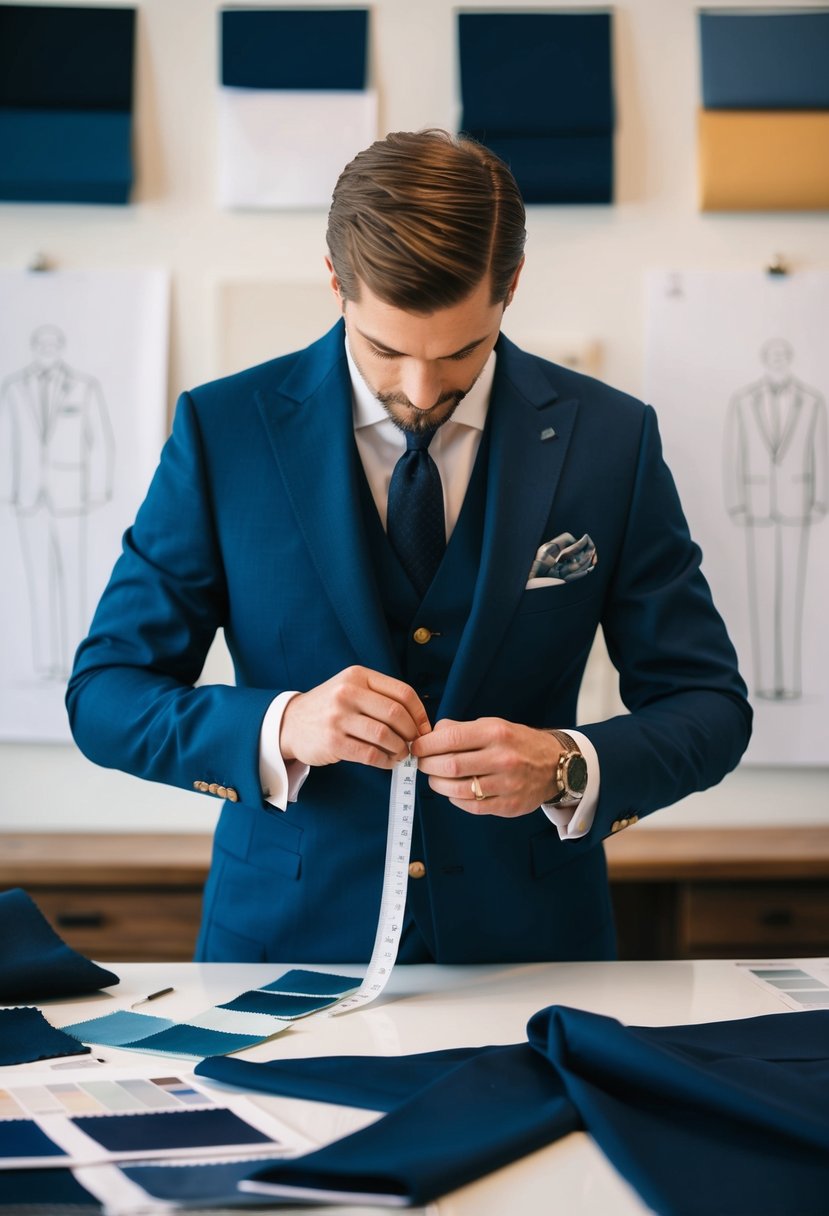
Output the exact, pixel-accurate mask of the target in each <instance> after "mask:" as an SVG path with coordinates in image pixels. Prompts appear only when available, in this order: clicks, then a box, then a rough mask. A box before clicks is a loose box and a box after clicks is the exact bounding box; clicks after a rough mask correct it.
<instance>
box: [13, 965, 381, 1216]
mask: <svg viewBox="0 0 829 1216" xmlns="http://www.w3.org/2000/svg"><path fill="white" fill-rule="evenodd" d="M357 987H359V980H356V979H354V978H353V977H351V976H332V975H327V974H324V973H322V972H311V971H298V970H294V971H289V972H288V973H287V974H285V975H283V976H282V977H281V978H280V979H278V980H275V981H273V982H272V983H270V984H267V985H265V986H263V987H262V988H255V989H250V990H249V991H247V992H243V993H242V994H241V995H239V996H237V997H235V998H234V999H233V1000H231V1001H226V1002H225V1003H224V1004H223V1005H219V1006H216V1007H215V1008H214V1009H211V1010H207V1011H206V1012H205V1013H203V1014H199V1015H197V1016H195V1017H191V1018H188V1019H186V1020H184V1021H180V1022H173V1021H171V1020H169V1019H167V1018H157V1017H152V1016H149V1015H146V1014H139V1013H133V1012H132V1011H120V1012H116V1013H113V1014H110V1015H108V1016H106V1017H101V1018H93V1019H91V1020H90V1021H87V1022H80V1023H77V1024H75V1025H72V1026H69V1027H65V1028H63V1029H65V1031H66V1032H67V1033H68V1034H71V1035H73V1036H74V1037H76V1038H78V1039H81V1040H83V1041H84V1042H90V1043H95V1044H107V1045H110V1046H117V1047H125V1048H129V1049H130V1050H135V1051H139V1052H152V1053H160V1054H170V1055H185V1056H200V1057H201V1056H205V1055H219V1054H227V1053H229V1052H232V1051H240V1050H242V1049H243V1048H244V1047H250V1046H253V1045H254V1044H256V1043H261V1042H262V1041H263V1040H265V1039H267V1038H270V1037H271V1036H272V1035H274V1034H277V1033H280V1032H281V1031H283V1030H285V1029H286V1028H287V1027H288V1026H289V1025H290V1024H291V1022H292V1021H293V1020H295V1019H296V1018H298V1017H304V1016H307V1015H308V1014H310V1013H316V1012H318V1011H319V1010H323V1009H326V1008H328V1007H329V1006H333V1005H335V1004H336V1003H337V1001H339V1000H340V999H341V998H342V997H343V996H344V995H347V994H348V993H350V992H352V991H354V989H355V988H357ZM90 1060H91V1058H90V1057H79V1063H78V1065H77V1066H75V1067H71V1066H69V1065H60V1066H58V1067H60V1068H62V1069H63V1068H69V1071H65V1072H61V1073H59V1074H56V1073H55V1072H54V1066H53V1068H51V1069H50V1068H49V1067H48V1066H47V1065H45V1064H39V1065H38V1067H37V1069H36V1070H35V1069H30V1068H27V1069H26V1071H25V1072H21V1073H20V1074H19V1077H20V1080H19V1083H18V1082H17V1079H16V1078H15V1082H14V1083H13V1084H8V1083H7V1085H6V1088H0V1216H2V1213H3V1212H4V1211H10V1210H15V1211H19V1210H21V1209H23V1208H26V1209H31V1210H40V1211H49V1212H60V1211H64V1210H65V1211H67V1212H68V1211H70V1210H73V1209H74V1210H78V1208H82V1209H83V1210H86V1211H90V1212H94V1211H100V1212H105V1213H108V1214H112V1216H115V1214H117V1216H122V1214H123V1216H126V1214H129V1213H139V1212H142V1213H143V1212H152V1211H156V1210H158V1211H161V1210H170V1208H175V1207H185V1208H186V1207H205V1206H206V1207H210V1206H216V1205H222V1206H232V1207H248V1206H254V1205H256V1204H258V1203H261V1197H259V1198H257V1197H256V1196H252V1195H247V1196H246V1195H245V1194H244V1193H243V1192H241V1191H238V1190H237V1182H238V1181H240V1180H241V1179H243V1178H245V1177H246V1176H248V1175H249V1174H251V1173H252V1172H253V1171H254V1170H256V1169H260V1168H262V1167H263V1165H264V1164H265V1163H266V1162H268V1161H276V1160H278V1159H280V1158H283V1157H285V1156H293V1155H295V1154H297V1153H300V1152H306V1151H308V1150H309V1149H311V1148H313V1147H314V1145H313V1144H312V1143H311V1142H309V1141H308V1140H307V1139H306V1138H305V1137H304V1136H302V1135H300V1134H299V1133H298V1132H296V1131H294V1130H293V1129H292V1128H290V1127H288V1126H286V1125H285V1124H283V1123H282V1122H281V1121H280V1120H279V1119H277V1118H276V1117H274V1116H273V1115H271V1114H270V1113H269V1112H268V1111H266V1110H264V1109H263V1108H262V1107H261V1106H260V1105H258V1104H257V1103H256V1102H255V1101H254V1100H252V1099H251V1098H249V1097H247V1096H246V1095H245V1094H243V1093H239V1092H236V1091H233V1090H230V1089H226V1090H224V1089H219V1090H216V1089H207V1088H205V1087H204V1086H203V1085H202V1084H201V1083H200V1082H199V1081H198V1080H197V1079H195V1078H194V1077H193V1076H192V1075H191V1074H188V1073H186V1072H185V1073H180V1072H179V1071H178V1070H176V1069H175V1067H173V1068H172V1069H171V1070H170V1071H169V1072H168V1073H165V1074H164V1075H162V1071H161V1070H159V1069H157V1068H156V1069H155V1070H154V1071H147V1072H145V1073H144V1075H140V1072H139V1070H137V1069H128V1068H126V1067H125V1066H123V1065H118V1064H106V1065H104V1064H101V1065H100V1066H99V1067H95V1068H94V1071H93V1068H92V1067H91V1066H90ZM84 1064H86V1067H85V1066H84ZM150 1067H151V1068H152V1066H150Z"/></svg>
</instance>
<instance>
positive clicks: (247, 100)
mask: <svg viewBox="0 0 829 1216" xmlns="http://www.w3.org/2000/svg"><path fill="white" fill-rule="evenodd" d="M220 20H221V62H220V69H221V70H220V77H221V78H220V83H219V98H218V101H219V127H218V136H219V201H220V203H221V205H222V206H224V207H239V208H243V207H244V208H260V207H261V208H293V207H328V205H329V204H330V201H331V192H332V191H333V189H334V184H335V183H336V180H337V178H338V177H339V174H340V172H341V170H342V167H343V165H344V164H346V163H347V162H348V161H350V160H351V159H352V157H354V156H355V155H356V154H357V152H359V151H361V150H362V149H363V148H365V147H366V145H367V144H370V143H371V142H372V140H374V139H375V138H376V135H377V96H376V93H375V92H374V91H372V90H370V89H369V88H367V76H368V26H369V12H368V9H357V8H355V9H333V8H328V9H326V8H308V9H285V8H272V9H251V8H246V9H245V8H240V9H224V10H222V12H221V14H220Z"/></svg>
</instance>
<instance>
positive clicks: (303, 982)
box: [262, 968, 360, 996]
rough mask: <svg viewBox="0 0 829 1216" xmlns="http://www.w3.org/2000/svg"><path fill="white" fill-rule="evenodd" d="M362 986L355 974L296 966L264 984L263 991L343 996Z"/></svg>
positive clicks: (298, 994)
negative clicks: (337, 973)
mask: <svg viewBox="0 0 829 1216" xmlns="http://www.w3.org/2000/svg"><path fill="white" fill-rule="evenodd" d="M359 987H360V980H359V978H357V977H356V976H353V975H335V974H334V973H333V972H331V971H305V970H303V969H301V968H294V969H293V970H292V971H286V972H285V974H284V975H280V977H279V979H278V980H272V981H271V983H270V984H263V985H262V991H263V992H289V993H291V994H292V995H293V996H342V995H343V993H345V992H351V991H352V989H354V988H359Z"/></svg>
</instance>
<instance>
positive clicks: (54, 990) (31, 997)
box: [0, 887, 119, 1005]
mask: <svg viewBox="0 0 829 1216" xmlns="http://www.w3.org/2000/svg"><path fill="white" fill-rule="evenodd" d="M118 982H119V981H118V976H117V975H114V974H113V973H112V972H111V971H106V970H105V969H104V968H103V967H99V966H98V965H97V963H93V962H90V960H89V959H88V958H84V956H83V955H82V954H78V952H77V951H76V950H73V949H72V947H71V946H67V944H66V942H65V941H63V940H62V939H61V938H60V937H59V936H58V935H57V933H55V931H54V929H53V928H52V926H51V925H50V924H49V923H48V921H47V920H46V918H45V917H44V915H43V913H42V912H41V911H40V909H39V908H38V906H37V904H36V903H35V902H34V900H33V899H32V898H31V896H29V895H27V894H26V892H25V891H23V890H22V889H21V888H20V887H14V888H13V889H12V890H11V891H2V892H0V1002H2V1003H3V1004H5V1005H11V1004H16V1003H17V1002H21V1001H22V1002H26V1001H42V1000H47V999H49V998H50V997H60V998H63V997H71V996H85V995H86V994H87V993H89V992H97V991H98V989H99V988H109V987H110V986H111V985H112V984H117V983H118Z"/></svg>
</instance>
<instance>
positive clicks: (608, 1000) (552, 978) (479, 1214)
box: [0, 960, 796, 1216]
mask: <svg viewBox="0 0 829 1216" xmlns="http://www.w3.org/2000/svg"><path fill="white" fill-rule="evenodd" d="M292 965H298V966H299V965H302V964H285V965H284V966H281V965H280V964H277V963H268V964H255V965H254V964H217V963H211V964H199V963H185V964H181V963H124V964H118V963H114V964H107V966H108V967H109V968H110V969H111V970H113V971H114V972H115V973H116V974H117V975H118V976H120V978H121V983H120V984H119V985H118V986H117V987H113V988H111V989H107V990H106V991H104V992H101V993H97V994H95V995H94V996H91V997H85V998H79V999H77V1000H74V1001H66V1002H58V1001H47V1002H44V1003H43V1004H42V1005H41V1006H40V1008H41V1009H42V1010H43V1012H44V1014H45V1016H46V1017H47V1019H48V1020H49V1021H50V1022H51V1023H52V1024H53V1025H55V1026H67V1025H69V1024H70V1023H72V1022H78V1021H82V1020H85V1019H87V1018H91V1017H97V1016H100V1015H102V1014H105V1013H110V1012H113V1011H115V1010H118V1009H129V1008H130V1007H131V1005H132V1004H133V1002H135V1001H137V1000H138V999H139V998H140V997H142V996H146V995H147V994H148V993H150V992H153V991H156V990H158V989H161V988H165V987H167V986H168V985H169V986H172V987H173V989H174V991H173V992H171V993H169V994H168V995H166V996H163V997H161V998H159V999H158V1000H155V1001H152V1002H151V1003H150V1004H145V1005H142V1006H140V1009H141V1012H145V1013H152V1014H155V1015H158V1016H162V1017H172V1018H177V1017H185V1016H186V1015H190V1014H195V1013H198V1012H200V1011H202V1010H204V1009H206V1008H208V1007H209V1006H212V1005H215V1004H218V1003H220V1002H222V1001H226V1000H229V999H231V998H232V997H234V996H236V995H238V994H239V993H241V992H244V991H246V990H247V989H249V988H252V987H257V986H261V985H262V984H265V983H269V982H270V981H271V980H273V979H275V978H276V977H277V976H279V975H281V974H282V973H283V972H284V971H285V970H287V969H288V967H289V966H292ZM316 969H319V970H331V971H335V972H337V973H338V974H346V975H348V974H354V975H355V976H359V975H360V974H361V973H362V968H361V967H358V966H355V967H348V966H345V965H343V964H336V965H332V966H331V967H329V968H323V967H318V968H316ZM553 1004H555V1005H571V1006H574V1007H578V1008H580V1009H586V1010H589V1011H591V1012H594V1013H600V1014H606V1015H608V1016H610V1017H614V1018H618V1019H619V1020H620V1021H622V1022H624V1023H626V1024H633V1025H647V1026H657V1025H676V1024H682V1023H689V1022H709V1021H722V1020H726V1019H732V1018H741V1017H751V1016H753V1015H755V1014H763V1013H781V1012H785V1011H786V1005H785V1004H784V1003H783V1002H782V1001H781V999H780V998H779V997H777V996H776V995H775V994H774V993H772V992H769V991H768V990H766V989H764V988H763V987H762V986H761V985H759V984H758V983H756V982H755V981H754V980H753V979H752V977H751V976H750V975H749V974H747V972H746V969H744V968H740V967H738V966H736V965H735V963H733V962H729V961H719V960H706V961H698V962H647V963H631V962H624V963H549V964H548V963H533V964H525V965H517V966H515V965H514V966H502V967H499V966H488V967H436V966H431V967H427V966H424V967H397V968H396V969H395V971H394V972H393V974H392V976H391V979H390V982H389V985H388V988H387V989H386V991H385V993H384V994H383V995H382V997H380V998H379V999H378V1000H377V1001H376V1002H375V1003H374V1004H372V1005H368V1006H366V1007H364V1008H362V1009H357V1010H355V1011H354V1012H351V1013H348V1014H345V1015H343V1016H342V1017H339V1018H332V1017H329V1016H327V1015H326V1014H325V1013H320V1014H315V1015H313V1016H311V1017H308V1018H303V1019H300V1020H298V1021H296V1022H295V1023H294V1024H293V1025H292V1027H291V1028H290V1029H289V1030H287V1031H286V1032H284V1033H283V1034H281V1035H279V1036H278V1037H277V1038H275V1039H271V1040H269V1041H268V1042H266V1043H263V1044H260V1045H259V1046H258V1047H254V1048H250V1049H248V1050H247V1051H244V1052H240V1053H239V1057H240V1058H241V1059H245V1060H269V1059H274V1058H285V1059H287V1058H290V1057H297V1056H320V1055H351V1054H357V1055H362V1054H369V1055H397V1054H403V1053H409V1052H417V1051H429V1050H434V1049H436V1048H442V1047H458V1046H465V1045H471V1046H478V1045H483V1044H487V1043H516V1042H521V1041H523V1040H524V1039H525V1038H526V1033H525V1028H526V1024H527V1021H528V1019H529V1018H530V1016H531V1015H532V1014H533V1013H535V1012H536V1010H538V1009H542V1008H544V1007H545V1006H547V1005H553ZM793 1016H796V1014H794V1015H793ZM93 1051H94V1052H95V1054H96V1055H98V1054H100V1055H102V1056H103V1057H105V1059H106V1060H107V1062H109V1063H113V1064H126V1065H128V1066H130V1067H135V1068H137V1069H138V1070H139V1071H141V1072H142V1073H145V1072H146V1070H147V1066H148V1064H149V1066H151V1067H152V1068H153V1069H156V1070H157V1069H158V1068H159V1067H163V1068H164V1069H165V1070H166V1071H167V1072H169V1071H170V1067H171V1057H170V1056H156V1057H152V1056H149V1055H147V1054H145V1053H140V1052H128V1051H123V1050H118V1049H116V1048H110V1047H105V1048H100V1049H97V1048H93ZM35 1067H36V1066H35V1065H17V1066H15V1067H7V1068H0V1085H6V1084H9V1083H12V1082H16V1083H17V1084H19V1083H20V1082H21V1080H23V1079H24V1077H25V1070H26V1069H32V1068H35ZM41 1067H42V1066H41ZM191 1068H192V1061H187V1060H185V1059H184V1058H182V1060H181V1064H180V1065H179V1064H178V1062H176V1065H175V1070H176V1072H178V1073H184V1074H186V1073H187V1072H189V1071H191ZM255 1100H256V1101H257V1102H259V1103H260V1104H261V1105H263V1106H266V1107H267V1109H269V1110H271V1111H273V1112H274V1113H276V1114H277V1115H278V1116H279V1117H280V1118H281V1119H282V1120H283V1121H284V1122H285V1123H287V1124H289V1125H290V1126H292V1127H294V1128H295V1129H296V1130H297V1131H300V1132H302V1133H303V1134H305V1135H306V1136H309V1137H310V1138H311V1139H312V1140H313V1141H314V1142H316V1143H319V1144H322V1143H326V1142H327V1141H330V1140H332V1139H335V1138H337V1137H339V1136H342V1135H345V1134H347V1133H348V1132H350V1131H352V1130H354V1129H356V1128H357V1127H360V1126H363V1125H364V1124H366V1123H367V1122H369V1121H370V1120H371V1118H373V1117H374V1116H371V1115H369V1114H368V1113H367V1112H365V1111H352V1110H347V1109H344V1108H340V1107H330V1106H327V1105H324V1104H322V1103H316V1102H304V1101H298V1100H295V1099H287V1098H274V1097H270V1096H264V1095H256V1096H255ZM279 1210H280V1212H281V1213H285V1212H286V1209H285V1208H280V1209H279ZM307 1210H308V1209H307V1208H306V1209H303V1211H306V1212H307ZM340 1210H341V1211H342V1212H343V1213H345V1212H348V1213H352V1214H356V1213H358V1212H359V1213H363V1212H365V1213H368V1212H374V1213H376V1212H378V1210H380V1209H377V1208H371V1209H368V1208H366V1209H363V1208H353V1207H352V1208H348V1209H340ZM390 1210H391V1209H390ZM396 1210H398V1211H399V1209H396ZM648 1210H649V1209H648V1208H646V1207H645V1206H644V1205H643V1204H642V1201H641V1200H640V1199H639V1198H638V1196H637V1195H636V1194H635V1192H633V1191H632V1190H631V1189H630V1187H629V1186H628V1185H627V1183H625V1182H624V1181H623V1180H622V1179H621V1178H620V1177H619V1175H618V1174H617V1173H616V1172H615V1170H614V1169H613V1168H612V1166H610V1165H609V1164H608V1163H607V1161H606V1160H605V1158H604V1156H603V1155H602V1154H601V1152H600V1151H599V1150H598V1149H597V1148H596V1147H595V1145H594V1144H593V1142H592V1141H591V1140H590V1138H589V1137H588V1136H587V1135H586V1134H584V1133H573V1134H571V1135H569V1136H567V1137H566V1138H565V1139H564V1140H562V1141H559V1142H558V1143H556V1144H552V1145H550V1146H549V1147H548V1148H545V1149H542V1150H541V1151H540V1152H537V1153H534V1154H532V1156H530V1157H527V1158H525V1159H523V1160H522V1161H519V1162H516V1163H515V1164H513V1165H512V1166H509V1167H507V1168H506V1169H502V1170H499V1171H498V1172H497V1173H495V1174H491V1175H489V1176H488V1177H486V1178H483V1179H481V1180H480V1181H479V1182H477V1183H475V1184H473V1185H471V1186H467V1187H464V1188H463V1189H462V1190H459V1191H456V1192H454V1193H453V1194H451V1195H447V1196H445V1197H444V1198H443V1199H441V1200H440V1201H439V1202H438V1203H437V1204H435V1205H433V1206H432V1207H431V1208H430V1209H429V1212H430V1216H504V1213H505V1212H508V1211H515V1212H520V1213H521V1214H522V1216H536V1213H537V1214H539V1216H540V1214H541V1213H544V1214H545V1216H546V1214H547V1213H548V1212H550V1211H556V1212H560V1213H566V1214H567V1216H580V1214H581V1213H585V1214H587V1213H589V1214H590V1216H607V1214H608V1213H613V1216H634V1214H637V1216H641V1214H642V1213H644V1212H647V1211H648Z"/></svg>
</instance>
